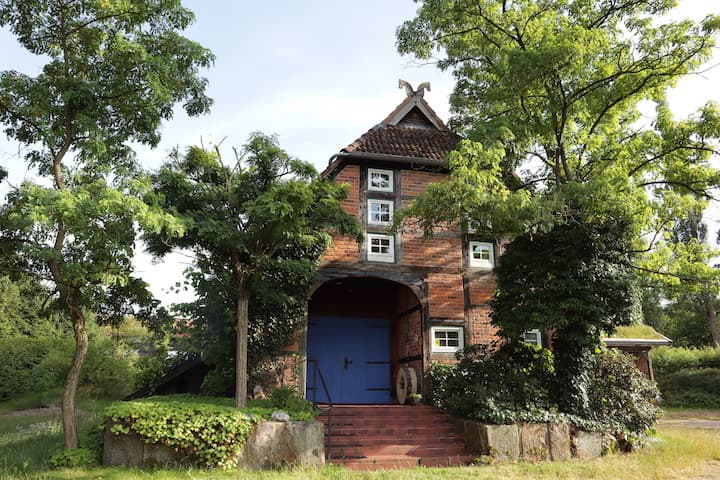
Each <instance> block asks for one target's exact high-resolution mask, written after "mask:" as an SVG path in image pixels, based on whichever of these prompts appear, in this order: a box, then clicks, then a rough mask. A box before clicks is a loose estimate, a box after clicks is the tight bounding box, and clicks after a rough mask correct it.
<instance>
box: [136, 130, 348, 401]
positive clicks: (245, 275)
mask: <svg viewBox="0 0 720 480" xmlns="http://www.w3.org/2000/svg"><path fill="white" fill-rule="evenodd" d="M154 186H155V189H156V190H157V191H158V192H159V193H160V199H161V201H162V203H163V205H164V206H165V207H166V208H168V209H170V210H171V211H173V212H174V214H175V215H177V217H178V218H181V219H182V221H183V225H184V229H185V232H186V233H185V235H183V236H182V237H174V238H164V237H162V236H154V237H151V238H150V239H149V240H150V245H151V248H152V250H153V251H154V252H155V253H158V254H163V253H166V252H168V251H169V250H170V249H171V248H173V247H184V248H189V249H192V251H193V252H194V254H195V258H196V270H195V271H194V272H192V273H191V275H190V281H191V283H192V284H193V286H194V287H195V288H196V291H197V292H198V296H199V298H198V301H197V302H195V303H193V304H189V305H185V306H184V308H183V311H184V312H185V313H188V314H190V315H191V316H192V317H193V319H194V329H195V332H196V333H197V334H198V336H199V337H200V338H201V339H203V341H202V342H201V345H203V354H204V355H205V357H206V359H208V360H209V361H211V362H212V363H215V365H216V369H217V370H216V371H217V373H219V374H220V375H224V376H225V382H227V381H228V380H229V379H228V378H227V377H228V375H227V374H226V372H224V371H221V369H222V367H223V366H225V367H227V366H228V364H230V363H231V362H232V358H233V356H234V357H235V359H236V360H235V362H236V375H235V377H236V383H237V384H238V385H239V386H238V387H237V388H238V391H237V392H236V397H237V399H238V401H240V400H243V401H244V398H245V395H246V386H245V385H244V383H243V382H246V381H247V377H246V376H247V372H248V363H247V358H246V357H245V356H247V355H248V351H247V347H249V348H250V351H249V357H250V361H251V362H252V363H253V364H252V365H250V367H251V368H252V367H257V365H258V362H259V361H260V360H261V359H264V358H268V357H272V356H273V355H275V354H277V353H278V352H279V351H280V350H281V349H283V348H284V347H286V346H287V345H288V344H289V343H290V342H291V339H292V335H293V334H294V333H295V331H296V327H297V326H298V324H299V322H300V321H301V320H302V318H303V316H304V313H305V309H306V307H307V292H308V291H309V289H310V286H311V284H312V282H313V281H314V279H315V274H316V272H317V265H318V261H319V259H320V256H321V255H322V253H323V252H324V250H325V248H326V247H327V246H329V244H330V241H331V233H332V232H340V233H352V234H355V235H360V227H359V225H358V222H357V220H356V219H355V218H354V217H352V216H351V215H348V214H347V213H346V212H344V211H343V210H342V208H341V206H340V202H341V201H342V199H344V198H345V195H346V194H347V192H346V188H345V187H343V186H338V185H334V184H333V183H331V182H329V181H327V180H325V179H320V178H318V176H317V172H316V171H315V169H314V168H313V167H312V165H311V164H309V163H306V162H303V161H300V160H298V159H296V158H293V157H291V156H290V155H288V154H287V152H285V151H284V150H282V148H280V146H279V144H278V142H277V139H276V138H275V137H272V136H267V135H264V134H262V133H254V134H252V135H251V136H250V138H249V140H248V142H247V144H246V145H245V146H244V147H243V148H242V149H240V150H239V151H237V152H236V158H235V161H234V162H233V163H231V164H225V163H224V162H223V160H222V158H221V156H220V154H219V152H218V151H217V150H216V151H207V150H204V149H202V148H198V147H191V148H189V149H188V150H187V152H186V153H185V154H184V155H180V154H179V153H177V152H176V153H175V154H174V155H173V157H172V158H171V159H170V160H169V161H168V163H167V164H166V165H164V166H163V168H162V169H161V170H160V172H158V174H157V175H156V176H155V178H154ZM233 324H235V331H236V334H237V336H236V340H235V341H236V347H238V345H239V347H238V348H240V347H242V348H241V349H240V350H237V351H236V352H235V353H234V354H233V352H232V350H231V348H232V345H231V340H232V329H233Z"/></svg>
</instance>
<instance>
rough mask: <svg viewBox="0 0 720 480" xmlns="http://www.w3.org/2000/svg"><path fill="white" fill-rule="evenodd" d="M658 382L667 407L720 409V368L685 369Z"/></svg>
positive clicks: (663, 377)
mask: <svg viewBox="0 0 720 480" xmlns="http://www.w3.org/2000/svg"><path fill="white" fill-rule="evenodd" d="M657 381H658V386H659V387H660V391H661V392H662V395H663V399H664V404H665V405H667V406H670V407H686V408H720V368H694V369H690V368H688V369H683V370H679V371H676V372H674V373H670V374H667V375H658V377H657Z"/></svg>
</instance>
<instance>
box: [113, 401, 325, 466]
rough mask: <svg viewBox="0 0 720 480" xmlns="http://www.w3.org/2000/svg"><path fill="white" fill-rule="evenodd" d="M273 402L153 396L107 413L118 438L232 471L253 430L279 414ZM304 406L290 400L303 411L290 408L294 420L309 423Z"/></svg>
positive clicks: (201, 464)
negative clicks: (240, 404) (241, 404)
mask: <svg viewBox="0 0 720 480" xmlns="http://www.w3.org/2000/svg"><path fill="white" fill-rule="evenodd" d="M280 395H281V396H284V393H283V394H280ZM298 400H299V399H298ZM274 401H277V400H272V399H266V400H255V401H253V402H249V403H250V405H249V406H248V408H245V409H238V408H235V407H234V401H233V399H231V398H212V397H199V396H193V395H172V396H165V397H150V398H146V399H143V400H137V401H133V402H117V403H113V404H112V405H110V406H109V407H107V408H106V409H105V422H106V424H107V425H110V429H111V431H112V432H113V433H115V434H126V433H130V432H131V431H132V432H135V433H137V434H138V435H140V436H141V437H143V438H144V439H145V441H146V442H147V443H161V444H164V445H167V446H168V447H170V448H173V449H175V450H176V451H178V452H180V453H181V454H183V455H184V456H185V457H186V458H187V459H188V460H189V461H190V462H191V463H193V464H196V465H199V466H205V467H218V466H219V467H223V468H230V467H232V466H234V464H235V461H236V459H237V456H238V454H239V453H240V451H241V449H242V447H243V445H244V444H245V441H246V440H247V437H248V436H249V435H250V433H251V432H252V429H253V426H254V425H255V424H256V423H258V422H260V421H262V420H263V419H269V418H270V417H271V416H272V412H273V411H274V410H276V407H275V406H274V404H273V402H274ZM302 402H304V403H302V404H301V403H299V402H297V401H296V400H288V401H287V402H286V405H295V406H298V407H299V410H293V409H290V408H288V409H287V411H288V413H289V414H290V418H291V419H293V420H300V419H305V420H307V419H309V418H307V412H308V408H310V409H312V405H311V404H310V403H309V402H306V401H304V400H303V401H302ZM308 406H309V407H308ZM315 415H316V414H315Z"/></svg>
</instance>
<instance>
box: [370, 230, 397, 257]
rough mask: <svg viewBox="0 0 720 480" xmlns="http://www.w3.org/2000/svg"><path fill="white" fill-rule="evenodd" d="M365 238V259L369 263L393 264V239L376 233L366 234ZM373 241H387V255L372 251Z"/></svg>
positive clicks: (390, 236)
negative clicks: (388, 243)
mask: <svg viewBox="0 0 720 480" xmlns="http://www.w3.org/2000/svg"><path fill="white" fill-rule="evenodd" d="M366 237H367V259H368V261H371V262H386V263H395V237H393V236H392V235H380V234H378V233H368V234H367V235H366ZM373 240H379V241H380V240H389V242H390V245H389V251H388V253H378V252H373V251H372V246H373Z"/></svg>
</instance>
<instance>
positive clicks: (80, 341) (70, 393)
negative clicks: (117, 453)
mask: <svg viewBox="0 0 720 480" xmlns="http://www.w3.org/2000/svg"><path fill="white" fill-rule="evenodd" d="M66 303H67V306H68V310H69V311H70V317H71V318H72V322H73V330H74V332H75V355H74V356H73V360H72V364H71V366H70V371H69V372H68V375H67V378H66V380H65V387H64V388H63V395H62V402H61V416H62V426H63V436H64V441H65V448H77V447H78V432H77V421H76V418H75V393H76V392H77V388H78V383H80V371H81V370H82V366H83V363H85V356H86V355H87V350H88V335H87V331H86V330H85V316H84V315H83V312H82V310H81V309H80V306H79V304H78V302H77V299H75V298H72V297H70V298H67V299H66Z"/></svg>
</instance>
